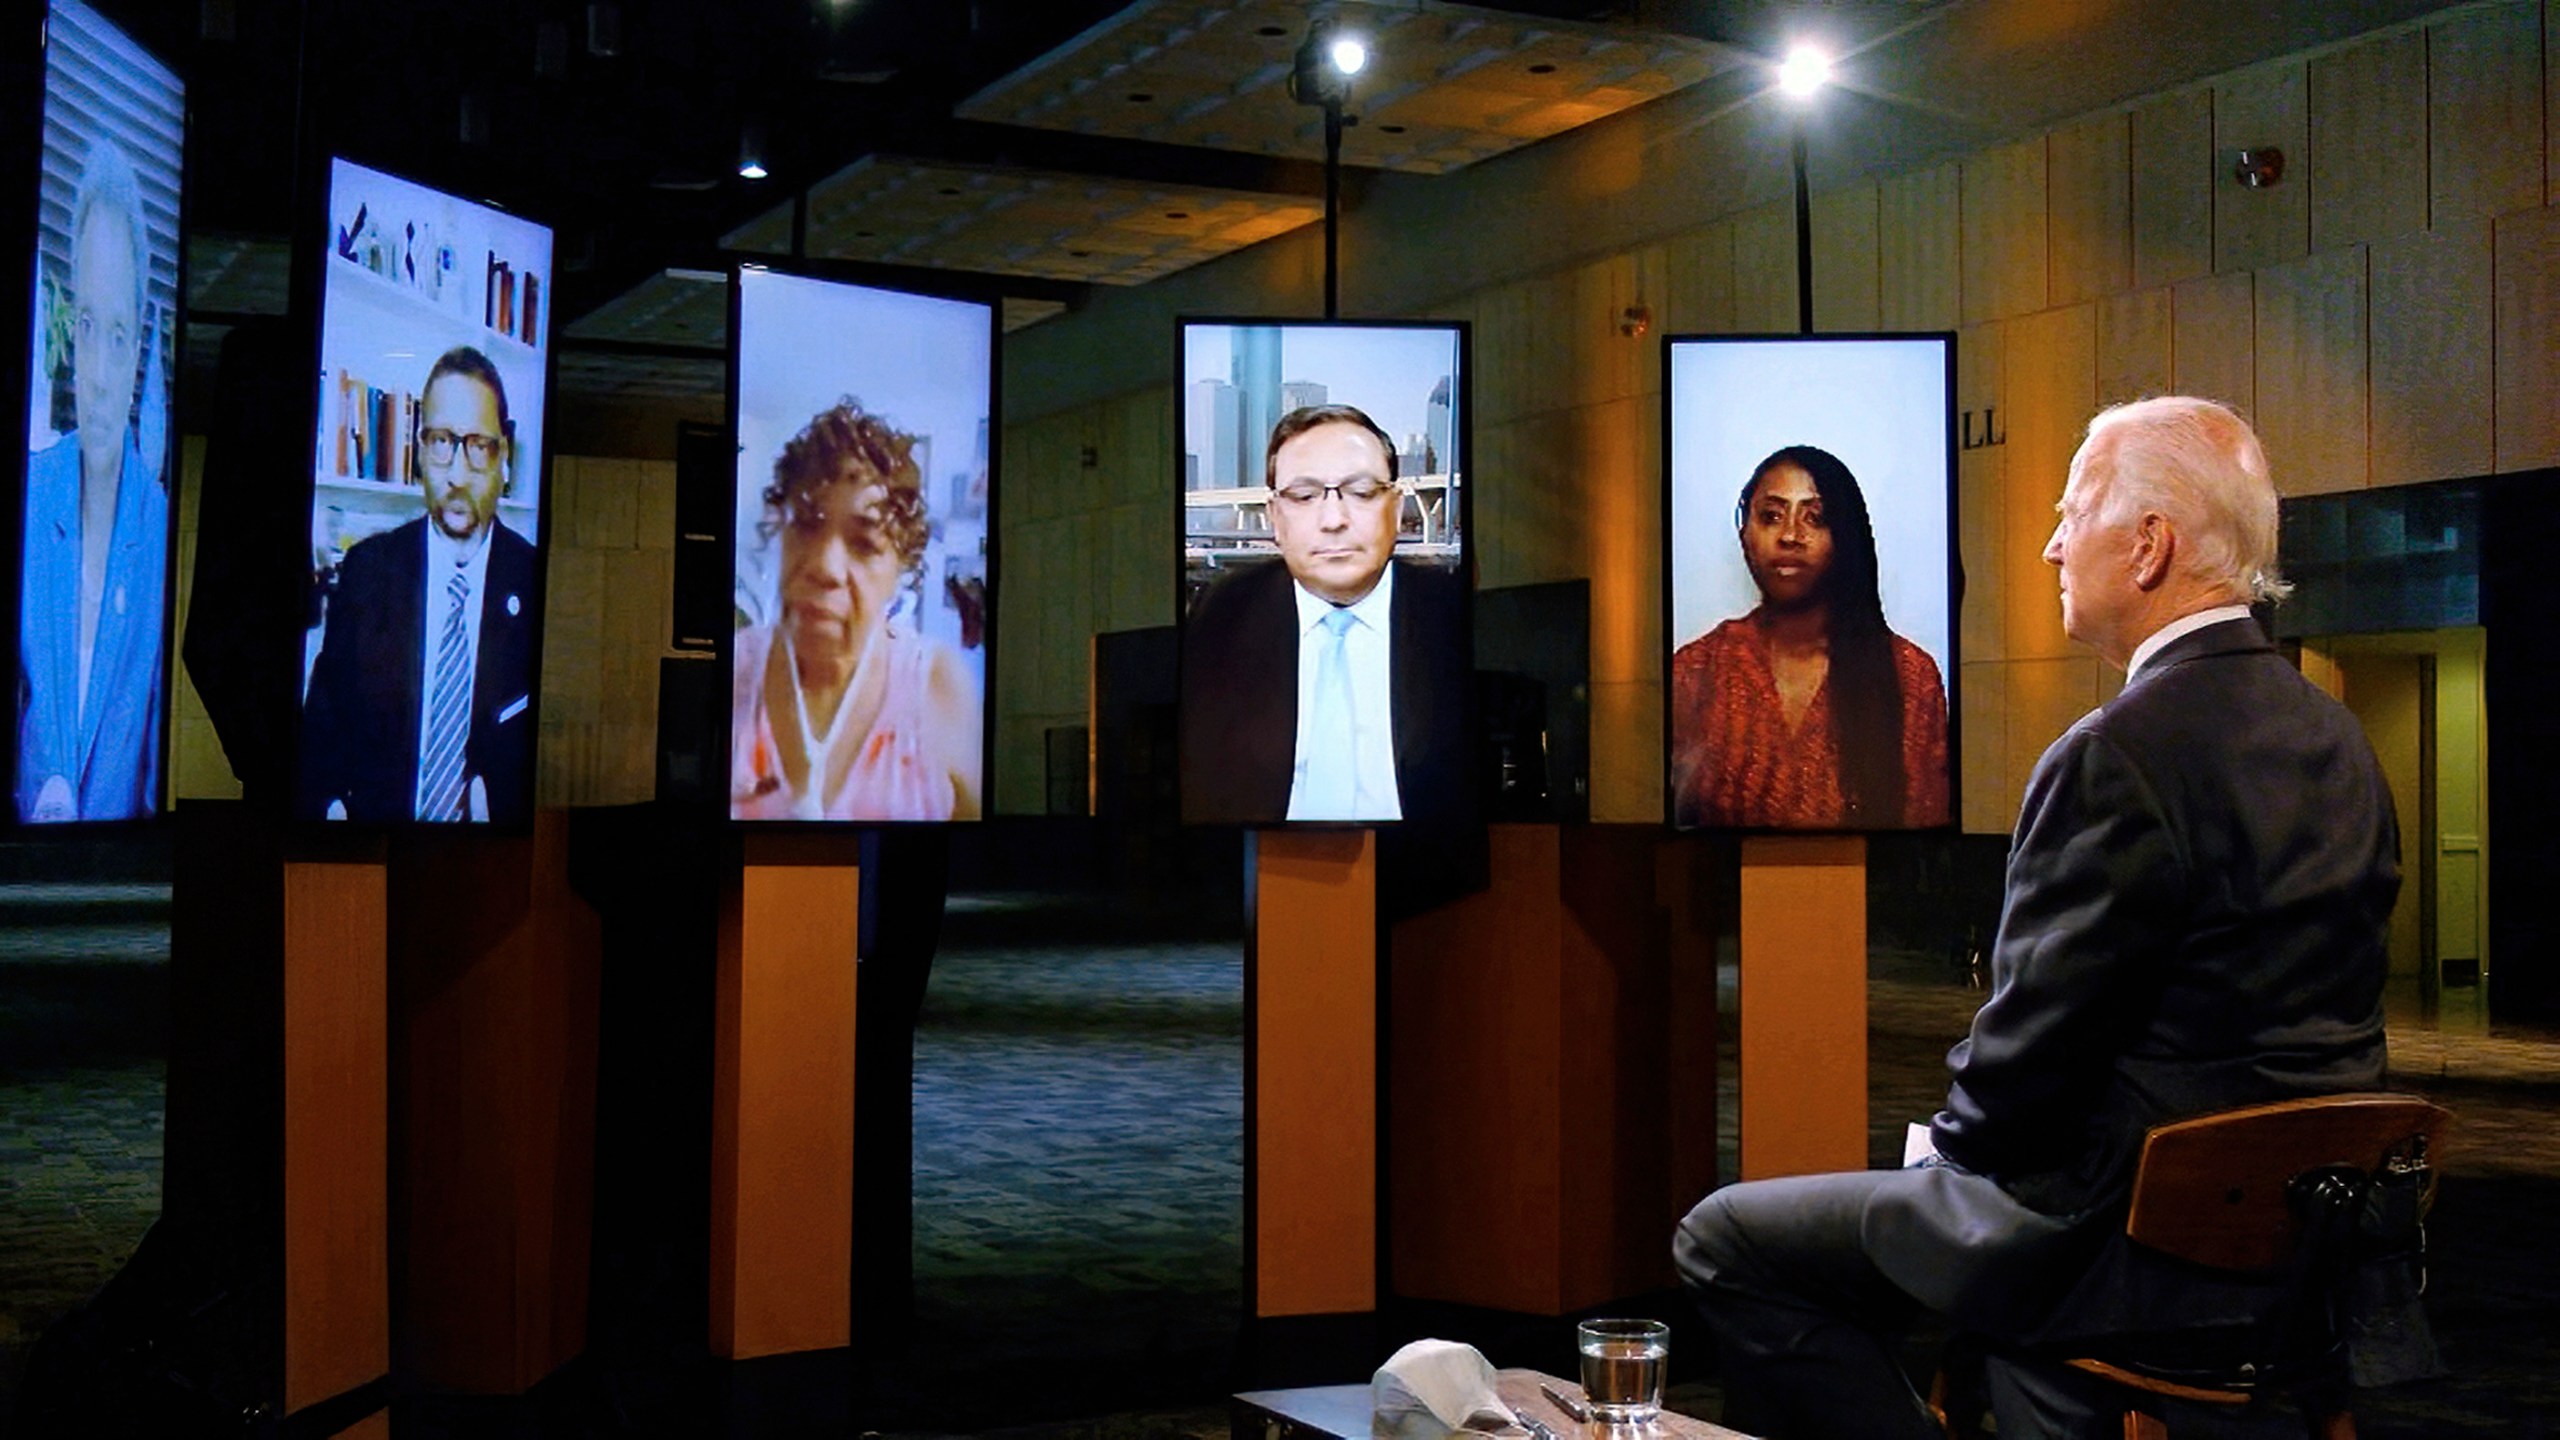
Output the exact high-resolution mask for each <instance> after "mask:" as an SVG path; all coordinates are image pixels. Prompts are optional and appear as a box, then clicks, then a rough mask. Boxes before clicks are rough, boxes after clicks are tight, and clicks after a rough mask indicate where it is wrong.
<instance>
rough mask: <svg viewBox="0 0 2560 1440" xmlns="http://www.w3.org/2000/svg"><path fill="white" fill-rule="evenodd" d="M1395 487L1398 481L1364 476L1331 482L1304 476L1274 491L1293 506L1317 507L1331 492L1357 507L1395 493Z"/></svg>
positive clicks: (1290, 506) (1273, 492)
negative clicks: (1316, 481)
mask: <svg viewBox="0 0 2560 1440" xmlns="http://www.w3.org/2000/svg"><path fill="white" fill-rule="evenodd" d="M1395 488H1396V487H1395V482H1393V481H1391V480H1372V479H1370V478H1368V477H1367V476H1362V477H1361V478H1359V479H1357V480H1337V481H1335V482H1334V483H1332V484H1330V485H1318V484H1315V483H1314V482H1312V481H1307V480H1300V481H1297V482H1295V483H1293V484H1288V485H1283V486H1281V487H1280V488H1279V489H1277V490H1274V491H1272V492H1271V493H1272V494H1273V495H1274V496H1275V497H1277V498H1278V499H1279V501H1280V503H1281V504H1283V505H1286V506H1288V507H1289V508H1290V509H1292V510H1313V509H1314V508H1316V505H1317V503H1318V502H1320V501H1322V500H1323V499H1324V497H1326V496H1327V495H1332V496H1336V497H1339V498H1340V499H1341V501H1342V503H1344V504H1345V505H1350V506H1353V507H1355V508H1357V507H1362V506H1368V505H1375V504H1377V503H1378V502H1379V501H1380V500H1383V499H1385V498H1386V497H1387V496H1389V495H1391V494H1393V493H1395Z"/></svg>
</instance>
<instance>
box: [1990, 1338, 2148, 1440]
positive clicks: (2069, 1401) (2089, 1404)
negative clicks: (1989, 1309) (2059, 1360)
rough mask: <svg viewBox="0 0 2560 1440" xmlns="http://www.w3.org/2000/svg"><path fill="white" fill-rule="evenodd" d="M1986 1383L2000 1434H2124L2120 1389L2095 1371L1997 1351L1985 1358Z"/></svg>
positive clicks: (2094, 1438)
mask: <svg viewBox="0 0 2560 1440" xmlns="http://www.w3.org/2000/svg"><path fill="white" fill-rule="evenodd" d="M1982 1388H1983V1390H1984V1391H1985V1392H1986V1393H1988V1394H1989V1396H1990V1398H1991V1413H1992V1415H1993V1416H1994V1417H1996V1418H1997V1419H1998V1420H1999V1422H2000V1440H2122V1437H2123V1435H2124V1412H2125V1405H2124V1400H2123V1395H2122V1392H2120V1391H2117V1390H2116V1389H2115V1387H2114V1386H2112V1385H2109V1384H2108V1383H2107V1382H2105V1381H2103V1380H2100V1379H2098V1378H2097V1377H2096V1376H2093V1375H2083V1374H2081V1373H2080V1372H2079V1371H2077V1370H2073V1369H2070V1368H2068V1367H2065V1366H2061V1365H2055V1364H2028V1363H2021V1362H2018V1361H2013V1360H2004V1359H2001V1358H2000V1357H1998V1356H1993V1357H1991V1358H1990V1359H1988V1360H1985V1361H1984V1362H1983V1366H1982ZM2110 1402H2112V1403H2110Z"/></svg>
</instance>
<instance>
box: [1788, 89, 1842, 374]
mask: <svg viewBox="0 0 2560 1440" xmlns="http://www.w3.org/2000/svg"><path fill="white" fill-rule="evenodd" d="M1830 79H1831V57H1830V56H1828V55H1826V54H1824V53H1823V52H1822V50H1821V48H1820V47H1818V46H1814V45H1798V46H1796V47H1795V48H1793V49H1791V50H1789V51H1788V52H1787V58H1786V60H1785V62H1784V63H1782V64H1780V65H1779V66H1778V89H1779V91H1780V92H1782V93H1784V94H1786V95H1788V96H1790V97H1792V98H1793V99H1794V100H1795V102H1796V115H1795V125H1794V126H1793V128H1792V129H1791V130H1790V132H1789V134H1788V136H1787V160H1788V163H1789V166H1790V168H1792V169H1793V170H1794V172H1795V182H1796V330H1797V332H1798V333H1799V334H1804V335H1810V334H1812V333H1813V187H1812V186H1811V185H1810V184H1808V183H1806V180H1805V174H1804V171H1805V164H1804V152H1805V135H1806V133H1807V132H1808V131H1810V130H1811V129H1812V128H1813V97H1814V95H1815V94H1816V93H1817V92H1819V91H1820V90H1821V89H1822V87H1823V86H1824V85H1825V84H1826V83H1828V82H1829V81H1830Z"/></svg>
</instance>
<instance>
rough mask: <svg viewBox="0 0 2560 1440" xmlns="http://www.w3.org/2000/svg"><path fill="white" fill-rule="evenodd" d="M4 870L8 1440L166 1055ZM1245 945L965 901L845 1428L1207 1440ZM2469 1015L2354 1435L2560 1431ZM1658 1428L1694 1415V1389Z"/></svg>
mask: <svg viewBox="0 0 2560 1440" xmlns="http://www.w3.org/2000/svg"><path fill="white" fill-rule="evenodd" d="M22 848H23V847H22ZM12 866H13V868H10V869H8V870H6V871H0V873H5V874H9V875H14V876H16V877H18V878H17V879H16V881H15V883H0V1416H5V1415H7V1414H8V1412H9V1408H10V1403H11V1400H12V1398H13V1397H14V1395H15V1393H16V1392H17V1390H18V1388H19V1386H20V1383H21V1380H22V1373H21V1372H22V1370H23V1367H24V1365H25V1363H26V1358H27V1353H28V1348H29V1346H30V1344H31V1343H32V1342H33V1340H34V1339H35V1337H36V1336H37V1335H38V1334H39V1333H40V1332H42V1331H43V1329H44V1328H45V1327H46V1326H48V1325H51V1324H53V1323H54V1322H55V1321H57V1320H58V1319H60V1318H61V1317H62V1316H64V1315H65V1314H66V1313H68V1312H70V1311H72V1310H73V1309H74V1308H75V1307H77V1306H79V1305H80V1304H82V1303H83V1302H84V1301H85V1300H86V1299H87V1298H88V1297H89V1296H91V1295H92V1294H94V1293H95V1292H96V1290H97V1289H98V1287H99V1286H100V1285H101V1284H103V1283H104V1282H105V1281H106V1279H107V1278H108V1277H109V1276H111V1275H112V1274H114V1273H115V1272H116V1270H117V1269H118V1267H119V1266H121V1265H122V1264H123V1262H124V1261H125V1259H126V1258H127V1257H128V1256H129V1255H130V1254H131V1253H132V1251H133V1249H134V1247H135V1246H136V1244H137V1243H138V1242H139V1241H140V1239H141V1237H142V1235H143V1233H144V1231H145V1230H146V1229H147V1228H148V1227H149V1225H150V1223H151V1221H152V1219H153V1217H154V1216H155V1215H156V1213H157V1211H158V1208H159V1195H160V1165H159V1162H160V1119H161V1103H162V1092H163V1077H162V1060H161V1056H162V1054H163V1053H165V1052H164V1049H163V1046H164V1043H165V1026H166V1024H167V1006H166V1000H165V968H166V956H167V929H166V926H167V913H166V912H167V903H168V902H167V890H166V886H165V883H155V881H154V877H153V876H152V875H151V874H149V873H148V871H149V868H150V867H149V863H148V861H147V859H146V860H145V862H143V863H142V864H141V865H140V866H139V869H140V870H141V872H142V873H138V874H137V873H132V871H133V868H134V867H130V866H129V867H127V868H126V869H125V870H124V871H122V872H118V873H113V874H111V875H110V876H109V878H106V879H96V878H83V879H75V878H72V875H88V876H92V877H94V876H96V875H98V874H99V873H101V871H102V870H113V869H114V867H112V866H101V865H100V864H99V863H98V862H97V861H96V859H95V857H94V856H93V855H88V854H86V853H85V852H83V853H82V854H80V855H75V856H73V857H72V858H70V859H68V860H66V861H65V862H64V863H63V865H59V866H57V867H56V868H57V869H65V868H68V869H69V871H70V872H71V873H70V874H47V873H46V862H45V860H44V857H43V856H41V855H37V856H33V857H30V856H28V855H25V854H21V855H19V856H16V857H14V860H13V861H12ZM1239 931H1240V919H1239V918H1238V917H1234V916H1223V917H1222V916H1218V915H1208V916H1202V915H1200V914H1198V913H1190V914H1180V915H1176V916H1174V917H1172V918H1166V912H1164V911H1162V910H1150V909H1149V908H1148V907H1145V906H1140V905H1134V904H1129V903H1125V902H1115V901H1113V900H1112V899H1110V898H1109V897H1102V898H1097V897H1093V896H1089V895H1088V896H1076V897H1059V896H1042V895H1028V894H978V895H967V896H962V897H958V898H956V899H955V900H954V902H953V904H952V906H951V910H950V914H949V916H948V920H947V922H946V932H945V936H944V943H943V947H942V953H941V956H940V958H939V959H938V960H937V962H936V964H935V966H934V971H933V979H932V984H931V987H930V989H929V991H928V994H927V998H926V1002H925V1008H924V1015H923V1020H922V1023H921V1025H920V1028H919V1032H918V1036H917V1044H916V1084H915V1095H916V1139H915V1215H916V1240H915V1272H916V1305H915V1310H914V1314H913V1317H912V1319H911V1320H910V1321H909V1322H907V1323H906V1324H904V1325H903V1326H900V1327H897V1329H896V1332H895V1336H896V1338H895V1339H893V1340H891V1341H888V1342H885V1343H884V1344H883V1345H882V1346H881V1347H879V1348H878V1349H877V1350H876V1351H875V1352H874V1353H873V1354H872V1355H871V1357H870V1361H869V1364H868V1373H867V1375H865V1376H864V1377H863V1378H862V1379H861V1380H859V1381H858V1382H857V1383H858V1386H859V1388H860V1390H861V1392H862V1394H863V1396H864V1398H863V1399H862V1400H861V1401H859V1402H858V1406H857V1413H858V1416H859V1423H860V1426H861V1428H864V1429H873V1430H878V1431H881V1432H883V1433H888V1434H916V1435H927V1434H961V1433H977V1434H1015V1435H1022V1436H1040V1437H1052V1436H1055V1437H1065V1436H1078V1437H1085V1436H1091V1437H1140V1436H1192V1435H1198V1436H1216V1435H1223V1434H1225V1433H1226V1412H1225V1408H1224V1403H1223V1397H1224V1395H1225V1394H1226V1392H1227V1391H1228V1390H1229V1389H1230V1388H1232V1381H1233V1375H1234V1347H1235V1329H1236V1321H1237V1316H1238V1309H1239V1288H1240V1287H1239V1272H1240V1264H1241V1246H1240V1234H1241V1222H1242V1204H1241V1196H1240V1185H1241V1178H1242V1169H1241V1161H1240V1154H1239V1148H1240V1147H1239V1142H1240V1126H1241V1098H1242V1092H1241V1086H1242V1063H1243V1056H1242V1001H1241V972H1242V961H1241V941H1240V938H1239ZM1978 998H1979V997H1978V994H1977V993H1976V992H1973V991H1970V990H1967V989H1965V988H1963V986H1962V985H1961V984H1959V983H1956V982H1955V980H1954V979H1953V978H1952V977H1950V976H1949V975H1948V974H1947V973H1946V971H1945V967H1944V965H1943V963H1942V962H1940V961H1938V960H1936V959H1935V958H1934V957H1921V956H1905V955H1897V954H1889V953H1880V954H1879V955H1878V956H1877V957H1876V963H1875V966H1874V975H1873V984H1872V994H1871V1002H1872V1003H1871V1010H1870V1014H1871V1037H1870V1057H1871V1074H1870V1077H1869V1091H1870V1097H1871V1106H1872V1114H1873V1115H1874V1117H1875V1137H1876V1150H1875V1156H1876V1158H1877V1160H1878V1161H1879V1162H1885V1161H1888V1160H1890V1159H1891V1158H1892V1157H1893V1156H1894V1155H1895V1154H1897V1153H1898V1151H1899V1146H1900V1130H1901V1125H1902V1123H1903V1122H1904V1120H1906V1119H1908V1118H1912V1117H1915V1116H1918V1115H1922V1114H1925V1113H1926V1112H1927V1111H1928V1110H1929V1109H1931V1108H1933V1107H1934V1105H1935V1103H1936V1099H1937V1096H1938V1092H1939V1089H1940V1087H1941V1086H1942V1083H1943V1081H1942V1078H1941V1077H1942V1074H1943V1072H1942V1069H1941V1057H1942V1056H1943V1054H1944V1052H1945V1050H1946V1048H1947V1046H1948V1045H1950V1044H1951V1043H1953V1041H1954V1040H1955V1039H1956V1038H1958V1037H1959V1036H1960V1035H1961V1034H1962V1032H1963V1028H1964V1025H1965V1023H1966V1020H1967V1018H1968V1017H1969V1016H1970V1014H1971V1012H1972V1008H1973V1006H1974V1004H1975V1003H1976V1002H1977V1001H1978ZM2463 998H2464V996H2463V994H2462V993H2461V992H2456V995H2455V1003H2452V1004H2449V1005H2446V1006H2444V1007H2442V1008H2440V1009H2439V1010H2438V1011H2437V1012H2436V1013H2435V1014H2433V1015H2421V1014H2419V1013H2418V1011H2417V1009H2416V1007H2415V1004H2414V1002H2411V1003H2410V1004H2408V1005H2405V1006H2402V1007H2400V1008H2399V1009H2396V1010H2395V1019H2394V1027H2393V1031H2392V1063H2393V1072H2394V1082H2395V1083H2396V1084H2400V1085H2404V1086H2407V1087H2410V1088H2415V1089H2418V1090H2422V1091H2425V1092H2426V1093H2428V1094H2430V1095H2433V1096H2435V1097H2436V1098H2438V1099H2440V1100H2442V1101H2443V1102H2444V1103H2446V1104H2448V1105H2450V1106H2452V1107H2453V1108H2454V1110H2455V1111H2456V1112H2457V1114H2458V1116H2459V1117H2460V1121H2459V1124H2460V1128H2459V1130H2458V1134H2457V1143H2456V1144H2455V1146H2454V1147H2453V1148H2452V1150H2451V1152H2450V1153H2449V1154H2448V1155H2447V1156H2446V1157H2445V1162H2446V1167H2447V1177H2446V1179H2445V1181H2444V1185H2443V1189H2442V1193H2441V1198H2440V1201H2439V1205H2438V1208H2437V1211H2436V1215H2435V1220H2434V1224H2433V1226H2432V1230H2431V1234H2432V1238H2433V1243H2434V1253H2435V1268H2434V1278H2433V1288H2432V1289H2431V1291H2430V1296H2431V1300H2432V1305H2433V1313H2434V1316H2435V1319H2436V1322H2437V1325H2438V1327H2439V1331H2440V1338H2441V1339H2442V1341H2443V1345H2444V1350H2445V1356H2446V1359H2447V1360H2448V1362H2449V1363H2450V1364H2451V1365H2452V1367H2453V1371H2454V1373H2453V1375H2452V1377H2451V1378H2448V1379H2446V1380H2442V1381H2437V1382H2431V1383H2428V1384H2423V1385H2415V1386H2409V1387H2404V1388H2402V1389H2398V1390H2393V1391H2387V1392H2378V1393H2373V1394H2369V1395H2367V1396H2366V1397H2364V1399H2363V1400H2362V1402H2361V1405H2360V1415H2359V1418H2360V1421H2361V1425H2362V1433H2363V1434H2364V1435H2366V1436H2367V1437H2420V1436H2427V1437H2438V1436H2461V1435H2475V1434H2476V1435H2484V1436H2485V1435H2501V1436H2518V1435H2522V1436H2534V1435H2545V1434H2550V1433H2553V1432H2554V1430H2555V1429H2560V1251H2555V1250H2554V1248H2553V1247H2551V1246H2550V1245H2548V1244H2547V1242H2546V1241H2545V1238H2544V1236H2543V1234H2542V1230H2543V1222H2544V1221H2545V1220H2546V1218H2547V1217H2548V1216H2550V1215H2552V1214H2560V1124H2555V1120H2560V1042H2555V1041H2554V1040H2553V1039H2552V1038H2550V1037H2548V1036H2543V1035H2536V1034H2521V1033H2510V1032H2507V1031H2503V1030H2500V1029H2498V1028H2496V1027H2492V1026H2489V1025H2486V1024H2484V1023H2482V1022H2481V1021H2480V1020H2479V1019H2478V1018H2477V1016H2476V1014H2472V1013H2467V1012H2466V1011H2465V1010H2464V1008H2463V1006H2462V1004H2461V1003H2460V1001H2461V1000H2462V999H2463ZM1728 1133H1729V1127H1728ZM599 1318H600V1320H601V1318H602V1317H599ZM1693 1333H1694V1332H1693ZM1699 1338H1703V1337H1699ZM602 1348H603V1347H601V1346H600V1347H599V1349H600V1350H601V1349H602ZM595 1358H598V1363H596V1364H592V1365H590V1366H588V1367H587V1368H586V1370H585V1372H584V1373H581V1374H572V1375H567V1376H564V1377H562V1378H563V1382H564V1383H563V1385H562V1387H561V1392H562V1393H559V1394H556V1395H551V1396H547V1397H545V1403H543V1404H540V1405H535V1406H515V1407H505V1406H499V1407H491V1406H487V1405H458V1404H454V1403H451V1402H444V1401H439V1400H436V1399H435V1398H433V1397H412V1396H404V1397H402V1398H401V1399H400V1400H399V1401H398V1402H397V1403H396V1404H395V1408H394V1417H395V1431H396V1433H398V1434H399V1435H401V1436H402V1437H403V1440H409V1437H422V1436H440V1435H446V1434H453V1435H463V1434H505V1435H526V1436H534V1435H579V1436H606V1435H616V1434H678V1433H695V1432H694V1431H693V1430H692V1427H691V1424H690V1422H689V1421H686V1420H684V1419H682V1418H680V1417H682V1416H683V1414H684V1413H685V1412H686V1411H687V1410H689V1409H690V1408H691V1407H692V1406H694V1405H696V1404H698V1403H700V1397H701V1395H702V1394H703V1393H704V1389H703V1385H702V1384H700V1383H694V1382H693V1381H690V1380H687V1379H686V1378H685V1376H684V1374H683V1373H682V1372H684V1371H686V1369H687V1367H686V1366H685V1365H684V1364H682V1363H681V1362H680V1361H679V1362H676V1363H673V1364H672V1365H669V1366H664V1367H659V1368H657V1369H655V1370H651V1369H649V1368H647V1366H646V1365H645V1364H644V1363H643V1362H642V1361H641V1360H637V1359H633V1358H631V1357H629V1356H627V1355H626V1356H624V1357H623V1359H622V1361H621V1362H618V1363H619V1365H620V1368H617V1364H615V1363H604V1362H606V1361H609V1360H613V1358H614V1357H609V1356H608V1357H595ZM1495 1358H1496V1360H1497V1361H1498V1362H1501V1363H1544V1364H1546V1365H1547V1366H1548V1367H1549V1368H1556V1367H1557V1366H1559V1365H1560V1364H1561V1363H1562V1362H1561V1361H1560V1360H1559V1359H1557V1358H1556V1357H1552V1356H1542V1355H1528V1356H1505V1355H1497V1356H1495ZM1682 1368H1684V1369H1686V1368H1691V1367H1688V1366H1684V1367H1682ZM1345 1378H1354V1377H1345ZM1674 1400H1675V1403H1678V1404H1681V1405H1684V1406H1695V1407H1701V1408H1704V1407H1710V1406H1712V1404H1713V1402H1714V1394H1713V1385H1712V1381H1711V1379H1693V1380H1692V1381H1691V1382H1690V1383H1688V1384H1684V1385H1682V1386H1680V1387H1678V1388H1677V1390H1676V1391H1675V1394H1674ZM6 1429H7V1427H6V1425H5V1424H0V1433H5V1432H6ZM765 1433H777V1434H778V1433H797V1431H796V1430H792V1429H791V1428H790V1427H789V1426H788V1425H781V1424H778V1425H777V1426H775V1427H774V1428H772V1429H771V1430H769V1431H767V1432H765Z"/></svg>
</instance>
